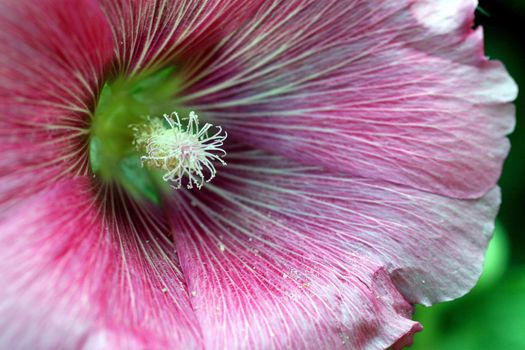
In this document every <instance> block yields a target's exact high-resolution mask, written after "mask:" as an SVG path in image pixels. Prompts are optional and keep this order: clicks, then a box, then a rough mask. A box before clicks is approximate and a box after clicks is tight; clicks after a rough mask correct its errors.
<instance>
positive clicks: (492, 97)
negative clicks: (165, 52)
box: [183, 0, 517, 198]
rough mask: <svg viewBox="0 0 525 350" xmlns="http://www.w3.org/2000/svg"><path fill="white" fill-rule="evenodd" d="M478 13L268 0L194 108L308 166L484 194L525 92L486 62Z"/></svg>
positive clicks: (458, 4)
mask: <svg viewBox="0 0 525 350" xmlns="http://www.w3.org/2000/svg"><path fill="white" fill-rule="evenodd" d="M475 7H476V1H471V0H454V1H404V0H400V1H379V0H378V1H368V0H367V1H350V0H348V1H342V0H328V1H314V0H311V1H309V0H292V1H278V0H271V1H266V2H265V3H264V6H263V7H262V8H260V9H259V11H258V12H257V14H256V15H255V16H253V18H252V20H251V21H249V22H248V23H246V24H245V26H244V27H243V29H242V30H240V31H239V32H237V33H236V34H235V35H232V36H230V37H228V38H227V39H225V40H223V41H222V42H221V43H220V44H218V45H217V46H216V47H215V50H214V52H212V53H208V52H207V53H206V55H205V57H204V58H202V60H204V61H206V60H208V64H207V65H203V64H201V63H199V64H200V65H199V67H198V69H197V68H195V69H194V71H195V74H194V77H193V80H190V82H189V83H188V86H187V89H188V91H187V93H186V95H185V96H184V97H183V100H184V101H185V102H186V103H188V104H189V105H191V106H194V107H193V108H195V109H197V110H203V111H207V113H209V114H210V115H212V116H214V118H215V119H216V120H217V121H220V122H221V125H223V126H224V127H225V129H226V130H228V131H229V132H232V135H233V132H234V131H235V132H237V133H236V137H238V138H240V139H241V140H242V141H244V142H247V143H249V144H251V145H253V146H256V147H261V148H264V149H266V150H271V151H272V152H276V153H279V154H282V155H284V156H287V157H292V158H293V159H295V160H297V161H300V162H302V163H305V164H311V165H320V166H323V167H325V168H327V169H333V170H337V171H342V172H346V173H349V174H353V175H358V176H362V177H367V178H374V179H378V180H387V181H392V182H396V183H399V184H404V185H408V186H411V187H415V188H418V189H422V190H425V191H431V192H435V193H440V194H444V195H448V196H452V197H458V198H476V197H479V196H482V195H484V194H485V193H487V192H488V191H489V190H490V189H491V188H492V187H493V186H494V185H495V184H496V182H497V179H498V178H499V176H500V173H501V167H502V163H503V160H504V158H505V157H506V155H507V153H508V149H509V144H508V140H507V139H506V135H507V134H508V133H509V132H510V131H511V130H512V128H513V125H514V119H513V116H514V107H513V106H512V105H510V104H508V102H509V101H511V100H513V99H514V98H515V97H516V93H517V89H516V85H515V83H514V82H513V81H512V79H511V78H510V76H509V75H508V74H507V72H506V70H505V69H504V68H503V66H502V65H501V64H500V63H498V62H491V61H488V59H486V58H485V57H484V56H483V44H482V32H481V29H476V30H472V29H471V25H472V22H473V14H474V11H475ZM196 61H197V62H200V60H196ZM203 66H204V68H202V67H203Z"/></svg>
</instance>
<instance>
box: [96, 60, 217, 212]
mask: <svg viewBox="0 0 525 350" xmlns="http://www.w3.org/2000/svg"><path fill="white" fill-rule="evenodd" d="M174 71H175V70H174V68H166V69H162V70H160V71H156V72H153V73H151V72H147V73H142V74H139V75H137V76H134V77H118V78H116V79H113V80H111V81H108V82H106V83H105V84H104V87H103V89H102V91H101V92H100V97H99V99H98V102H97V105H96V108H95V113H94V115H93V118H92V120H91V127H90V139H89V153H90V164H91V170H92V172H93V176H94V177H95V178H96V179H97V181H102V182H106V183H116V184H118V185H119V186H121V187H122V188H124V189H125V190H126V191H127V192H128V193H129V194H131V195H132V196H133V197H135V198H138V199H141V200H142V199H147V200H149V201H151V202H153V203H156V204H160V202H161V197H162V193H163V192H166V191H169V190H170V186H169V185H171V188H180V187H181V186H183V185H184V186H186V187H188V188H193V187H197V188H201V187H202V185H203V184H204V183H205V182H206V181H209V180H211V179H212V178H213V177H214V176H215V174H216V169H215V166H214V162H215V163H221V164H224V162H223V161H222V159H221V156H223V155H224V154H225V153H224V151H223V150H222V149H221V148H220V147H221V146H222V143H223V141H224V139H225V138H226V135H222V134H221V133H222V129H221V128H220V127H219V128H217V131H216V132H215V134H213V135H212V136H209V135H208V132H209V130H210V129H211V128H212V125H211V124H208V123H206V124H204V125H203V126H202V127H199V121H198V117H197V115H196V114H195V113H194V112H190V111H189V110H188V109H187V108H184V107H183V106H181V103H179V102H178V101H177V98H176V96H177V95H176V94H177V92H178V91H180V89H179V87H180V85H181V84H180V83H181V80H180V78H178V77H177V76H176V75H175V74H174ZM175 110H176V111H177V112H179V113H181V115H188V117H187V118H179V117H178V114H177V113H172V114H171V115H170V116H168V115H165V114H164V113H166V112H171V111H175ZM161 115H164V118H159V117H158V116H161ZM168 184H169V185H168Z"/></svg>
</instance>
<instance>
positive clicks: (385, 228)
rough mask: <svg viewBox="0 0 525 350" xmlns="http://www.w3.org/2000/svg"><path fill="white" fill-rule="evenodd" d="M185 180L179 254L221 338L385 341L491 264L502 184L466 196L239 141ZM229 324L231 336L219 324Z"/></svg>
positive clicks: (266, 344) (210, 336) (332, 344)
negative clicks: (209, 168) (315, 163)
mask: <svg viewBox="0 0 525 350" xmlns="http://www.w3.org/2000/svg"><path fill="white" fill-rule="evenodd" d="M228 160H229V163H228V166H227V167H226V168H225V169H223V171H222V172H221V173H220V175H219V177H218V178H217V179H215V180H214V182H213V183H211V184H208V185H207V186H206V190H202V191H200V192H199V191H179V192H178V193H177V196H174V199H173V200H174V202H175V203H174V204H175V208H174V210H173V214H172V216H171V218H172V221H173V232H174V235H175V242H176V244H177V249H178V254H179V258H180V262H181V266H182V270H183V273H184V277H185V279H186V283H187V285H188V290H189V291H190V292H191V293H192V295H193V298H192V305H193V307H194V309H195V312H196V313H197V315H198V318H199V321H200V325H201V328H202V330H203V336H204V340H205V344H206V346H207V347H209V348H210V349H235V348H241V349H242V348H247V349H268V348H277V349H284V348H291V349H338V348H350V349H385V348H388V347H389V346H390V345H392V344H393V343H395V342H396V341H397V340H398V339H400V341H401V342H402V343H398V344H397V345H398V346H399V345H400V344H406V343H410V340H411V338H412V334H413V333H414V332H415V331H417V330H419V329H420V326H419V325H418V324H417V323H415V322H413V321H411V320H410V317H411V312H412V307H411V305H410V304H409V303H416V302H417V303H423V304H426V305H428V304H431V303H433V302H437V301H443V300H448V299H451V298H455V297H458V296H460V295H463V294H464V293H466V292H467V291H468V290H469V289H470V288H471V287H472V286H473V284H474V283H475V282H476V280H477V278H478V277H479V274H480V271H481V266H482V261H483V255H484V250H485V248H486V245H487V241H488V239H489V238H490V236H491V232H492V229H493V221H494V216H495V214H496V211H497V208H498V204H499V191H498V190H497V189H493V190H491V191H490V192H489V193H488V194H487V195H486V196H485V197H484V198H482V199H479V200H459V199H450V198H447V197H442V196H439V195H435V194H431V193H427V192H422V191H419V190H414V189H410V188H407V187H404V186H399V185H393V184H390V183H387V182H384V181H377V180H367V179H362V178H349V177H348V176H345V175H333V174H329V173H326V172H325V171H319V170H316V169H312V168H305V167H304V166H301V165H298V164H297V163H293V162H290V161H286V160H283V159H282V158H280V157H278V156H274V155H268V154H265V153H263V152H260V151H250V150H238V151H234V152H229V154H228ZM218 335H220V336H218Z"/></svg>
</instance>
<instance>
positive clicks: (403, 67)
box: [0, 0, 517, 349]
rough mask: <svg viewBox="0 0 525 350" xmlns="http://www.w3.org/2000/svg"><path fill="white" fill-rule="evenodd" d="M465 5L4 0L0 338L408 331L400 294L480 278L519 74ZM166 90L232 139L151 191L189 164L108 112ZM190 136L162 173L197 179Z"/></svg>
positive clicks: (286, 338) (434, 294)
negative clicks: (174, 185) (494, 53)
mask: <svg viewBox="0 0 525 350" xmlns="http://www.w3.org/2000/svg"><path fill="white" fill-rule="evenodd" d="M475 7H476V1H474V0H438V1H436V0H433V1H430V0H396V1H386V0H385V1H382V0H373V1H372V0H355V1H353V0H326V1H317V0H265V1H263V0H261V1H250V0H207V1H196V0H187V1H183V0H179V1H177V0H173V1H169V0H164V1H163V0H158V1H155V0H101V1H96V0H76V1H67V0H54V1H53V0H39V1H36V0H35V1H29V0H4V1H2V2H1V3H0V62H1V66H0V73H1V74H0V112H1V114H0V141H1V142H0V150H1V157H0V176H1V187H0V247H1V248H0V271H1V274H0V347H1V348H6V349H7V348H9V349H193V348H196V349H201V348H205V349H287V348H291V349H339V348H349V349H385V348H388V347H390V346H392V345H395V347H396V348H401V347H402V346H403V345H405V344H409V343H410V342H411V338H412V335H413V333H414V332H416V331H419V330H420V329H421V326H420V325H419V324H418V323H417V322H414V321H412V320H411V314H412V311H413V304H415V303H421V304H424V305H430V304H432V303H435V302H439V301H444V300H450V299H453V298H457V297H459V296H461V295H463V294H464V293H466V292H467V291H468V290H469V289H470V288H471V287H472V286H473V285H474V283H475V282H476V280H477V278H478V276H479V274H480V271H481V267H482V261H483V255H484V251H485V248H486V245H487V241H488V240H489V238H490V236H491V233H492V230H493V224H494V217H495V215H496V212H497V209H498V205H499V202H500V194H499V190H498V188H497V187H496V182H497V180H498V178H499V176H500V172H501V167H502V163H503V160H504V158H505V157H506V155H507V152H508V150H509V143H508V140H507V139H506V135H507V134H508V133H509V132H510V131H511V130H512V128H513V124H514V107H513V106H512V105H511V104H510V103H509V102H510V101H512V100H513V99H514V98H515V96H516V93H517V89H516V86H515V84H514V83H513V81H512V80H511V78H510V77H509V75H508V74H507V73H506V71H505V69H504V68H503V66H502V65H501V64H500V63H498V62H494V61H488V60H487V59H486V58H485V57H484V55H483V44H482V41H483V34H482V31H481V28H477V29H475V30H473V29H471V26H472V21H473V14H474V10H475ZM167 67H168V68H169V67H172V68H170V69H172V70H170V71H168V73H169V74H168V75H167V76H166V77H164V78H162V79H164V80H162V79H161V78H159V77H160V75H155V74H157V73H158V72H159V71H161V72H164V71H165V69H167ZM173 67H174V68H173ZM145 72H146V73H148V74H149V72H157V73H154V75H153V77H151V76H147V77H145V75H144V74H146V73H145ZM152 74H153V73H152ZM158 74H160V73H158ZM118 79H121V80H118ZM133 79H135V80H133ZM148 79H149V80H148ZM156 79H160V80H156ZM130 81H131V82H132V83H130ZM137 81H138V82H137ZM159 81H160V82H159ZM172 83H173V84H175V85H176V89H175V88H174V89H171V88H170V89H168V88H166V87H171V86H172V85H170V84H172ZM108 84H109V85H108ZM119 84H120V85H119ZM133 84H136V85H133ZM140 84H145V85H140ZM175 85H173V86H175ZM108 86H109V87H108ZM144 86H146V87H145V88H144V89H145V90H144V91H146V92H144V93H143V92H142V91H143V90H141V89H142V88H143V87H144ZM139 87H140V88H141V89H139ZM135 93H136V94H138V95H137V96H139V97H140V98H142V97H144V96H149V97H151V96H153V97H154V98H155V99H154V100H144V99H140V98H138V97H136V95H134V94H135ZM119 94H120V95H119ZM141 94H143V95H141ZM107 96H110V97H107ZM127 99H129V100H130V101H133V103H135V102H136V103H137V105H131V104H128V103H125V101H128V100H127ZM102 101H109V102H107V104H104V103H105V102H104V103H103V102H102ZM122 101H124V102H122ZM137 101H139V102H137ZM164 102H166V104H164ZM165 105H170V106H175V107H179V110H178V112H179V113H180V114H181V116H185V115H187V113H186V111H190V110H191V111H195V113H197V114H198V115H199V116H200V117H201V118H203V119H204V120H206V121H209V122H210V123H211V124H213V125H217V126H221V127H222V128H223V129H224V130H225V131H227V132H228V134H229V136H228V139H227V140H224V139H219V137H222V136H217V138H216V139H213V140H212V141H214V142H215V143H214V145H218V144H219V143H221V145H222V141H224V144H225V145H224V150H225V151H226V152H227V156H226V157H225V158H224V160H225V161H226V162H227V163H228V164H227V166H222V165H221V164H220V162H218V161H217V159H215V158H213V154H215V153H213V152H214V151H213V150H212V151H213V152H211V151H210V153H208V154H207V155H206V156H207V157H208V158H207V159H212V160H213V159H215V161H214V163H213V164H214V166H215V167H216V171H217V176H216V178H215V179H213V180H212V182H210V183H204V186H203V187H202V189H200V190H199V189H197V188H193V189H186V188H183V189H169V190H164V189H161V190H159V189H155V188H154V189H153V190H151V189H148V188H149V187H148V186H149V185H151V184H154V185H155V184H156V183H155V181H154V180H151V181H153V182H151V181H150V180H148V178H147V176H146V177H145V178H144V177H141V176H143V175H144V174H146V175H148V176H149V175H151V174H154V173H155V172H154V170H151V169H150V170H148V169H147V167H148V166H153V167H155V166H156V165H158V166H159V167H161V165H160V164H161V162H160V161H159V159H161V158H160V156H157V154H161V155H162V157H164V158H162V159H169V160H168V161H166V163H162V164H163V165H162V166H165V167H166V168H167V169H168V170H170V169H172V168H173V167H176V166H179V165H180V164H182V163H181V162H182V160H177V159H178V158H177V157H176V156H173V157H171V154H170V157H171V158H170V157H168V156H166V155H165V154H164V153H159V152H160V151H159V149H161V146H162V145H163V144H162V140H163V139H162V138H159V139H158V140H161V141H159V144H160V146H159V145H157V144H154V145H153V146H155V147H153V146H151V145H152V142H151V140H152V138H151V137H149V136H151V135H149V134H147V135H149V136H148V137H147V138H143V139H140V138H138V139H135V141H134V142H135V143H134V144H135V145H138V146H140V145H147V146H148V147H149V148H148V147H146V146H144V149H147V150H148V152H149V153H148V155H147V156H143V161H144V159H146V160H147V161H148V162H149V163H148V164H146V165H145V167H144V168H143V167H137V166H136V163H133V164H135V165H133V164H131V165H129V167H128V168H126V166H128V165H126V164H127V163H126V161H127V160H128V159H131V158H126V157H127V154H128V153H126V152H137V150H134V149H133V148H132V146H131V143H129V145H130V146H129V148H126V147H128V146H122V145H124V143H123V141H122V140H125V139H126V137H128V136H129V133H128V131H127V129H126V128H125V127H121V126H122V125H124V126H126V125H127V124H120V123H121V121H120V119H118V118H116V117H115V118H116V119H115V120H116V121H113V120H112V119H111V118H110V116H111V117H113V116H115V115H116V116H127V115H130V116H131V115H135V114H136V115H137V116H138V115H139V114H141V113H142V112H141V111H142V110H144V111H148V115H149V114H151V113H149V112H150V111H155V113H158V114H159V115H161V114H163V113H166V114H170V113H172V112H174V111H175V110H177V108H173V109H167V108H164V106H165ZM117 107H119V108H124V110H125V113H124V112H118V111H117V110H118V108H117ZM119 113H120V114H119ZM142 114H144V113H142ZM193 115H194V114H192V116H193ZM152 117H153V115H152ZM130 118H131V117H130ZM124 119H125V118H124ZM130 120H131V119H130ZM136 120H138V119H137V118H135V119H134V121H136ZM148 120H149V119H148ZM192 120H193V119H192ZM172 121H173V123H174V124H172V125H171V126H172V128H173V129H174V130H175V131H174V132H175V133H176V132H180V133H183V131H184V130H183V127H182V126H180V125H181V124H179V126H177V125H176V123H175V119H172ZM195 121H196V119H195ZM130 125H131V123H130ZM158 125H161V124H158ZM143 128H146V129H147V128H149V129H147V130H150V131H149V132H151V133H154V132H156V131H155V130H157V129H158V128H157V129H155V128H153V127H151V126H145V127H143ZM137 130H139V133H140V130H142V129H140V128H138V129H137ZM151 130H152V131H151ZM210 130H211V129H210ZM122 135H124V136H122ZM126 135H127V136H126ZM140 135H143V134H140ZM162 135H164V134H162ZM181 135H182V134H181ZM185 135H186V136H187V140H190V138H191V136H192V134H191V132H187V133H186V134H185ZM140 137H142V136H140ZM137 140H138V141H137ZM185 140H186V139H185ZM199 140H200V141H195V142H201V141H202V139H199ZM98 141H100V142H101V143H100V144H98V143H97V142H98ZM148 142H149V144H148ZM181 142H182V141H181ZM188 142H190V141H188ZM203 142H204V141H203ZM157 146H158V147H157ZM100 147H101V148H100ZM112 147H113V148H112ZM122 147H124V148H122ZM191 147H192V146H191V144H189V145H186V144H185V145H184V147H182V146H181V150H182V151H181V152H183V154H185V156H184V157H185V158H184V161H187V162H188V163H187V165H185V166H186V168H184V169H183V168H178V169H177V170H176V171H175V170H174V171H173V174H175V175H173V174H172V176H171V178H170V177H169V176H168V177H167V179H168V180H170V181H172V180H173V181H177V180H179V181H180V180H181V178H182V176H188V178H190V177H191V176H197V178H196V180H197V181H198V180H199V179H200V178H199V176H198V174H197V170H196V169H197V168H195V167H194V166H195V165H199V164H200V165H202V164H204V163H203V162H201V161H202V160H203V159H204V158H199V157H200V156H198V154H201V153H195V152H196V151H195V152H194V150H195V149H193V148H191ZM213 147H215V146H213ZM217 147H218V146H217ZM139 148H140V147H139ZM152 149H153V150H152ZM109 150H114V151H109ZM207 150H211V148H208V149H207ZM190 151H191V152H193V153H191V152H190ZM155 152H157V153H155ZM99 154H101V155H103V156H104V157H106V158H104V159H102V160H98V156H99ZM133 154H134V155H133V157H135V158H133V159H135V160H136V159H138V158H137V157H138V155H137V154H136V153H133ZM173 154H175V153H173ZM177 154H182V153H177ZM125 156H126V157H125ZM112 157H113V158H112ZM155 157H157V158H155ZM174 157H175V158H174ZM192 157H193V158H192ZM202 157H204V156H202ZM173 159H175V160H173ZM192 159H194V160H195V159H196V160H195V162H194V163H191V162H192ZM156 162H157V163H156ZM170 162H171V163H170ZM173 162H174V163H173ZM177 162H179V163H177ZM172 163H173V164H172ZM185 164H186V163H185ZM99 166H100V169H99ZM170 167H171V168H170ZM130 169H131V170H130ZM188 169H189V170H188ZM202 169H204V170H203V171H204V172H206V171H208V170H206V169H205V168H204V167H203V168H202ZM182 170H187V171H188V172H184V171H182ZM127 171H131V173H129V172H127ZM130 174H131V175H130ZM94 176H95V177H94ZM144 176H145V175H144ZM152 176H153V175H152ZM204 178H205V177H204V175H203V179H204ZM148 181H150V182H148ZM196 184H200V183H199V182H196ZM152 193H153V194H152ZM148 195H149V196H150V197H148ZM146 197H148V198H149V200H148V199H144V198H146ZM156 200H157V202H155V201H156ZM155 203H156V204H155Z"/></svg>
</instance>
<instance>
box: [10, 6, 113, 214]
mask: <svg viewBox="0 0 525 350" xmlns="http://www.w3.org/2000/svg"><path fill="white" fill-rule="evenodd" d="M0 52H1V65H0V138H1V142H0V152H1V153H2V157H0V176H1V181H2V184H1V188H0V216H1V212H2V211H3V210H5V209H6V208H8V207H11V206H12V205H14V204H15V203H16V202H17V201H19V200H21V199H24V198H25V197H27V196H30V195H31V194H34V193H35V191H38V190H41V189H43V188H45V187H46V186H49V185H50V184H54V183H55V182H56V181H58V180H60V179H62V178H65V177H71V176H77V175H86V174H87V173H88V167H89V163H88V154H89V153H88V150H87V132H86V131H87V127H88V123H89V118H90V115H91V110H92V108H93V106H94V105H95V103H96V99H97V93H96V92H95V91H97V90H98V89H99V88H100V86H101V84H102V83H103V81H102V80H101V79H102V76H103V71H104V66H105V65H107V63H109V62H110V59H111V57H112V52H113V49H112V42H111V33H110V29H109V26H108V25H107V22H106V21H105V19H104V17H103V14H102V12H101V11H100V9H99V8H98V5H97V4H96V3H95V2H94V1H90V0H79V1H74V2H73V1H65V0H57V1H45V0H43V1H39V2H38V4H35V3H34V2H30V1H25V0H22V1H2V2H1V3H0Z"/></svg>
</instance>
